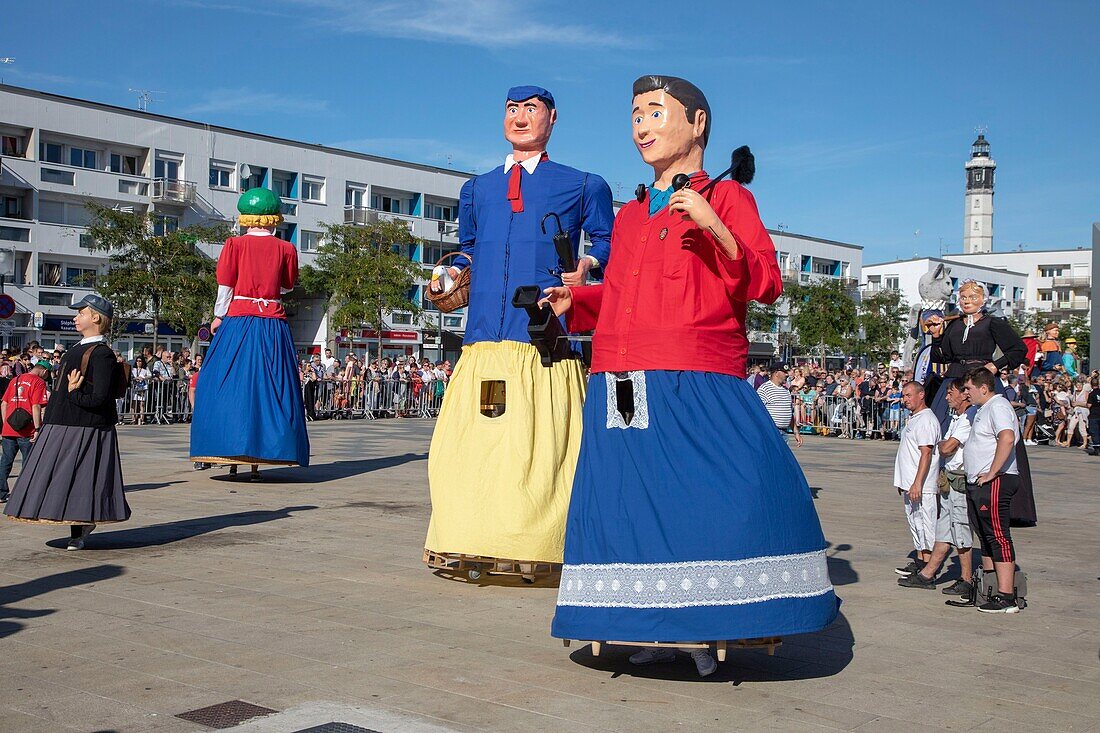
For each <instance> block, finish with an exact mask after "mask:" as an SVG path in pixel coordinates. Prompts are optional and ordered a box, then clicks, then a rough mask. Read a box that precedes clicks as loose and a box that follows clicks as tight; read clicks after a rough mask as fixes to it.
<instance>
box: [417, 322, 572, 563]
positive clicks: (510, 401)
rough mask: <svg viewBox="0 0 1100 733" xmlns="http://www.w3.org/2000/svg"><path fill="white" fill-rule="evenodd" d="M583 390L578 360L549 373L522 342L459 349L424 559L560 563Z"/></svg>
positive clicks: (435, 464) (437, 444)
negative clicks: (446, 557)
mask: <svg viewBox="0 0 1100 733" xmlns="http://www.w3.org/2000/svg"><path fill="white" fill-rule="evenodd" d="M502 383H503V384H502ZM584 390H585V382H584V373H583V370H582V367H581V363H580V361H579V360H576V359H569V360H566V361H560V362H558V363H556V364H554V365H553V366H552V367H550V368H549V369H548V368H546V367H544V366H542V365H541V364H540V363H539V357H538V352H537V351H535V348H534V347H533V346H531V345H530V344H521V343H519V342H516V341H503V342H480V343H476V344H472V345H470V346H464V347H463V348H462V358H461V359H459V360H458V364H457V365H456V366H455V371H454V374H452V375H451V382H450V384H449V385H447V391H446V393H445V395H444V397H443V405H442V408H441V409H440V412H439V420H438V422H437V423H436V426H435V433H434V435H433V436H432V446H431V451H430V452H429V454H428V482H429V485H430V487H431V496H432V518H431V521H430V523H429V524H428V538H427V540H426V541H425V543H424V544H425V548H426V549H427V550H430V551H434V552H438V553H445V554H463V555H478V556H481V557H492V558H502V559H504V558H506V559H510V560H522V561H534V562H556V563H560V562H561V561H562V550H563V547H564V541H565V516H566V513H567V512H568V510H569V493H570V491H571V490H572V487H573V472H574V470H575V469H576V466H577V454H578V452H579V450H580V444H581V411H582V408H583V405H584Z"/></svg>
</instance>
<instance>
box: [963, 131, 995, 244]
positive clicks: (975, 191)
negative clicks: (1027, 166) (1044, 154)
mask: <svg viewBox="0 0 1100 733" xmlns="http://www.w3.org/2000/svg"><path fill="white" fill-rule="evenodd" d="M996 170H997V164H996V163H994V162H993V158H991V157H989V141H987V140H986V139H985V135H978V139H977V140H975V141H974V143H973V145H971V146H970V160H968V161H966V197H965V205H966V208H965V211H964V213H963V252H966V253H968V254H977V253H982V252H992V251H993V176H994V173H995V172H996Z"/></svg>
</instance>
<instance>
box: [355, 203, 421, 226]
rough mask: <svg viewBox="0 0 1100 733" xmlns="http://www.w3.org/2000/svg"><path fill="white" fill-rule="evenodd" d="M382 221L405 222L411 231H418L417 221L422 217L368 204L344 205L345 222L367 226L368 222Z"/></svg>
mask: <svg viewBox="0 0 1100 733" xmlns="http://www.w3.org/2000/svg"><path fill="white" fill-rule="evenodd" d="M381 221H393V222H398V223H401V224H404V225H405V226H406V227H408V230H409V232H410V233H416V231H415V230H416V228H417V226H416V223H417V222H418V221H420V217H417V216H409V215H407V214H395V213H393V212H392V211H379V210H378V209H372V208H370V207H368V206H345V207H344V223H345V224H357V225H359V226H366V225H367V224H377V223H378V222H381Z"/></svg>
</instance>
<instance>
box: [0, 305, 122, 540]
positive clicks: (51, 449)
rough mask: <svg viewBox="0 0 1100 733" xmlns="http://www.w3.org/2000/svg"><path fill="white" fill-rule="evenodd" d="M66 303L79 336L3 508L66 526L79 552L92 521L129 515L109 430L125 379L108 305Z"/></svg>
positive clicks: (16, 516) (25, 518)
mask: <svg viewBox="0 0 1100 733" xmlns="http://www.w3.org/2000/svg"><path fill="white" fill-rule="evenodd" d="M70 308H73V309H74V310H76V311H77V313H76V316H75V317H74V318H73V322H74V323H75V324H76V330H77V331H79V332H80V334H81V335H82V336H83V337H84V338H83V339H82V340H81V342H80V343H79V344H77V345H76V346H74V347H73V348H71V349H69V350H68V351H67V352H65V356H64V357H63V358H62V361H61V367H60V368H59V369H58V376H57V380H56V382H55V384H54V389H53V392H52V394H51V395H50V401H49V403H48V404H47V405H46V416H45V420H44V422H43V425H42V430H41V432H40V433H39V435H38V439H37V440H36V441H35V443H34V448H33V450H32V451H31V455H30V458H28V459H27V461H26V463H25V464H24V467H23V470H22V472H21V473H20V474H19V480H18V481H17V482H16V484H15V489H14V490H13V491H12V495H11V499H10V500H9V501H8V505H7V507H6V508H5V510H4V513H5V514H7V515H8V518H9V519H13V520H16V521H19V522H31V523H34V524H67V525H70V527H71V537H70V539H69V545H68V549H70V550H82V549H84V540H85V538H87V536H88V535H89V534H90V533H91V531H92V530H93V529H95V526H96V525H97V524H103V523H107V522H123V521H126V520H127V519H129V518H130V507H129V505H128V504H127V503H126V496H125V495H124V494H123V490H122V463H121V461H120V459H119V454H118V437H117V435H116V434H115V423H117V422H118V411H117V409H116V407H115V395H116V393H117V391H118V390H119V387H120V386H121V384H120V383H121V382H122V381H123V380H124V379H125V377H124V373H123V370H122V369H121V365H120V364H119V363H118V361H117V360H116V359H115V353H114V351H113V350H112V349H111V348H110V345H109V344H108V343H107V339H106V335H105V334H106V333H107V332H108V331H109V330H110V328H111V318H112V317H113V315H114V308H113V307H112V305H111V304H110V303H109V302H108V301H107V300H105V299H104V298H102V297H100V296H98V295H86V296H85V297H84V299H83V300H81V301H80V302H79V303H74V304H73V305H71V306H70Z"/></svg>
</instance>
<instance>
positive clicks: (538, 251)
mask: <svg viewBox="0 0 1100 733" xmlns="http://www.w3.org/2000/svg"><path fill="white" fill-rule="evenodd" d="M520 175H521V176H522V178H521V183H520V191H521V193H522V196H523V211H521V212H519V213H512V206H511V204H510V203H509V201H508V174H507V173H505V172H504V166H500V167H499V168H496V169H494V170H492V171H489V172H488V173H485V174H482V175H480V176H477V177H476V178H472V179H470V180H469V181H467V182H466V183H465V185H463V186H462V193H461V195H460V196H459V202H458V238H459V241H460V242H461V245H462V251H463V252H465V253H466V254H469V255H471V256H472V257H473V261H474V265H473V272H471V273H470V304H469V305H468V306H467V316H466V337H465V339H464V343H467V344H474V343H477V342H478V341H520V342H522V343H529V340H528V338H527V314H526V313H525V312H524V311H522V310H519V309H517V308H513V307H512V295H513V294H514V293H515V291H516V288H517V287H519V286H520V285H537V286H539V288H548V287H550V286H552V285H561V274H560V273H561V265H560V264H559V262H558V255H557V252H556V251H555V249H554V243H553V235H554V234H555V233H557V231H558V228H557V222H556V221H555V220H554V218H553V217H550V218H549V219H547V220H546V234H543V233H542V229H541V227H540V224H541V222H542V219H543V217H544V216H545V215H546V214H548V213H550V212H554V213H555V214H557V215H558V216H559V217H560V218H561V226H562V229H564V230H565V231H566V232H568V233H569V237H570V239H571V240H572V241H573V252H574V256H575V257H576V256H577V254H578V251H579V250H578V244H579V242H580V236H581V230H582V229H583V230H584V231H586V232H588V235H589V237H591V239H592V249H591V251H590V254H591V255H592V256H593V257H595V258H596V259H597V260H599V262H600V266H601V267H603V266H604V265H606V264H607V258H608V255H609V254H610V253H611V225H612V223H613V222H614V219H615V217H614V215H613V213H612V210H611V188H610V187H609V186H608V185H607V183H606V182H605V181H604V180H603V179H602V178H600V177H599V176H597V175H595V174H593V173H585V172H584V171H579V170H577V169H575V168H569V167H568V166H564V165H561V164H560V163H555V162H554V161H552V160H543V161H542V162H540V163H539V164H538V167H536V168H535V172H534V173H527V171H526V170H523V171H522V172H521V174H520ZM456 259H457V260H458V262H457V263H456V264H458V265H460V266H461V265H462V264H463V263H464V262H465V258H462V257H459V258H456Z"/></svg>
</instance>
